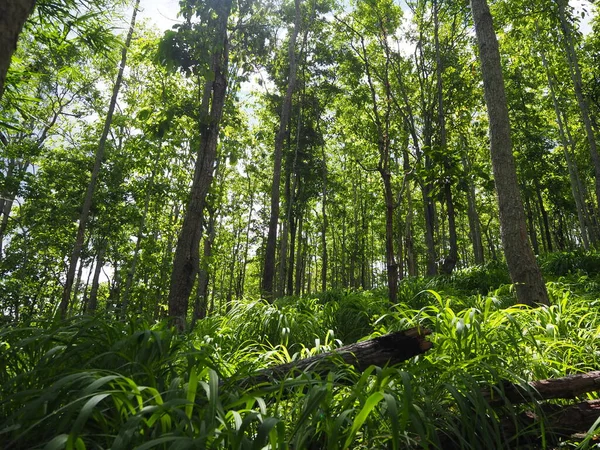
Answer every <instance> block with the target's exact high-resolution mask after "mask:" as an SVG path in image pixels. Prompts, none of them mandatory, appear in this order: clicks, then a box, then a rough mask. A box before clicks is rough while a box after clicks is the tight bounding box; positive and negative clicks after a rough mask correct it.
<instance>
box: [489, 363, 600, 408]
mask: <svg viewBox="0 0 600 450" xmlns="http://www.w3.org/2000/svg"><path fill="white" fill-rule="evenodd" d="M598 390H600V371H593V372H587V373H582V374H576V375H569V376H567V377H562V378H551V379H547V380H539V381H532V382H530V383H527V385H525V386H522V385H517V384H511V383H506V384H503V385H502V386H499V387H495V388H494V389H492V390H491V391H489V392H485V393H484V395H485V396H486V398H487V400H488V401H489V403H490V404H491V405H500V404H504V403H505V401H509V402H510V403H516V404H518V403H527V402H531V401H534V400H550V399H554V398H575V397H578V396H580V395H583V394H585V393H587V392H594V391H598Z"/></svg>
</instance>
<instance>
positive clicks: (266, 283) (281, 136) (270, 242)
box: [262, 0, 302, 300]
mask: <svg viewBox="0 0 600 450" xmlns="http://www.w3.org/2000/svg"><path fill="white" fill-rule="evenodd" d="M300 5H301V0H294V7H295V16H294V17H295V18H294V29H293V30H292V31H291V34H290V37H289V43H288V58H289V72H288V82H287V89H286V92H285V97H284V99H283V104H282V106H281V117H280V119H279V130H278V131H277V135H276V136H275V152H274V154H273V184H272V186H271V213H270V216H269V230H268V234H267V243H266V247H265V263H264V269H263V275H262V292H263V296H264V297H265V298H267V299H269V300H273V294H274V289H273V287H274V286H273V284H274V280H275V253H276V249H277V247H276V246H277V224H278V223H279V208H280V205H279V203H280V184H281V167H282V160H283V144H284V142H285V138H286V135H287V133H288V125H289V120H290V113H291V109H292V96H293V94H294V91H295V89H296V78H297V73H296V39H297V38H298V34H299V33H300V29H301V26H302V12H301V9H300Z"/></svg>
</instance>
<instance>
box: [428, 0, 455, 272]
mask: <svg viewBox="0 0 600 450" xmlns="http://www.w3.org/2000/svg"><path fill="white" fill-rule="evenodd" d="M433 21H434V33H433V35H434V44H435V61H436V70H435V73H436V85H437V100H438V126H439V139H440V149H441V151H442V152H444V153H445V154H447V153H448V149H447V147H448V139H447V136H446V116H445V114H444V85H443V82H442V71H443V67H442V56H441V52H440V38H439V19H438V0H433ZM444 170H445V177H444V180H443V182H444V197H445V200H446V213H447V215H448V238H449V247H450V248H449V253H448V255H447V256H446V257H445V258H444V260H443V262H442V264H441V266H440V272H442V273H444V274H446V275H450V274H451V273H452V271H453V270H454V267H456V263H457V261H458V238H457V235H456V219H455V217H456V212H455V210H454V198H453V196H452V176H451V173H450V170H451V167H450V162H449V157H448V156H444Z"/></svg>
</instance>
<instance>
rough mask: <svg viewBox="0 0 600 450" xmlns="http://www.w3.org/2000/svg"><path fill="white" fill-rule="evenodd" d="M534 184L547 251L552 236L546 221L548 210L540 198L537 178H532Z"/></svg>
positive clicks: (540, 190) (550, 244) (549, 248)
mask: <svg viewBox="0 0 600 450" xmlns="http://www.w3.org/2000/svg"><path fill="white" fill-rule="evenodd" d="M534 184H535V194H536V197H537V201H538V205H539V208H540V214H541V216H542V228H543V230H544V232H543V236H544V238H545V239H546V249H547V251H549V252H552V251H553V250H552V236H551V234H550V224H549V222H548V212H547V211H546V208H545V207H544V199H543V198H542V189H541V187H540V184H539V182H538V180H537V179H535V180H534Z"/></svg>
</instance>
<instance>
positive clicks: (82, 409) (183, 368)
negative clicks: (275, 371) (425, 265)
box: [0, 268, 600, 450]
mask: <svg viewBox="0 0 600 450" xmlns="http://www.w3.org/2000/svg"><path fill="white" fill-rule="evenodd" d="M493 270H496V268H493ZM498 270H501V269H498ZM484 272H485V271H484V270H483V269H473V270H471V271H463V272H459V273H457V274H456V275H455V276H454V277H453V278H451V279H450V280H441V279H437V278H434V279H432V280H420V279H414V280H405V281H403V282H402V283H401V286H400V295H399V298H400V301H399V303H398V304H396V305H393V306H392V307H391V308H390V305H389V303H388V301H387V299H386V298H385V296H384V295H382V293H377V292H352V291H331V292H328V293H324V294H321V295H319V296H317V297H310V298H308V297H307V298H285V299H281V300H279V301H277V302H276V303H275V304H269V303H267V302H264V301H255V300H246V301H242V302H239V303H237V304H236V305H234V307H233V308H232V309H231V310H230V311H229V312H227V313H224V314H217V315H213V316H212V317H209V318H207V319H206V320H203V321H200V322H199V323H198V324H197V326H196V328H195V329H194V330H192V331H191V332H190V333H188V334H185V335H177V334H176V333H174V331H173V330H172V329H170V328H169V327H168V326H166V325H165V323H146V322H143V321H139V320H131V321H129V322H117V321H112V320H103V319H101V318H92V317H81V318H75V319H72V320H70V321H68V322H65V323H62V324H60V325H56V324H52V323H38V324H36V326H35V327H27V328H25V327H18V326H5V327H3V328H1V329H0V367H4V369H3V370H0V389H1V391H0V442H2V443H3V444H2V448H3V449H38V448H39V449H42V448H44V449H62V448H67V449H104V448H111V449H117V450H118V449H132V448H137V449H141V450H143V449H149V448H158V449H161V448H165V449H166V448H169V449H188V448H189V449H216V448H232V449H264V448H268V449H343V448H352V449H367V448H368V449H371V448H390V449H400V448H402V449H404V448H430V449H434V448H463V449H483V448H489V449H502V448H505V449H514V448H544V447H545V448H553V447H552V445H556V441H554V442H553V440H552V437H551V436H550V435H549V432H548V430H545V429H543V423H544V421H543V420H542V421H541V422H540V425H539V426H538V427H537V428H536V429H531V428H529V429H527V428H524V429H522V430H520V431H519V433H517V434H516V436H517V438H513V439H507V436H505V435H504V434H503V430H502V422H501V419H500V414H501V413H503V410H502V409H501V408H500V409H498V407H495V408H493V407H492V406H490V404H489V403H488V401H487V400H486V397H485V396H483V395H482V391H483V390H485V388H486V387H490V386H502V381H503V380H504V381H509V382H517V383H523V382H526V381H529V380H535V379H544V378H550V377H557V376H563V375H566V374H573V373H580V372H585V371H589V370H593V369H597V368H598V367H599V365H600V352H599V351H598V349H597V341H598V338H599V337H600V336H599V335H600V319H599V317H598V310H599V306H600V305H599V301H600V300H598V295H597V294H598V293H600V289H599V286H600V285H599V283H598V280H597V279H596V278H595V277H594V276H593V275H590V274H587V275H582V274H581V273H580V274H579V275H573V274H571V275H568V276H563V277H562V278H557V279H556V280H555V281H552V282H549V283H548V290H549V293H550V297H551V302H552V304H551V306H548V307H540V308H535V309H533V308H528V307H525V306H522V305H514V304H512V303H513V302H514V301H513V300H512V291H511V287H510V285H509V284H508V283H505V281H506V279H505V278H503V276H500V275H498V274H496V275H494V274H493V273H492V274H491V275H490V274H489V272H485V273H484ZM480 290H487V292H486V293H484V294H482V293H479V291H480ZM466 292H469V293H470V294H467V293H466ZM417 325H418V326H421V327H426V328H429V329H430V330H432V332H433V334H432V335H431V336H430V339H431V341H432V342H433V344H434V347H433V349H431V350H430V351H428V352H427V353H425V354H423V355H420V356H418V357H415V358H413V359H412V360H411V361H408V362H406V363H403V364H401V365H398V366H394V367H384V368H378V367H370V368H369V369H367V370H366V371H365V372H362V373H359V372H357V371H356V370H355V369H353V368H351V367H348V366H344V365H339V366H338V367H337V369H336V370H333V371H331V372H329V373H328V374H324V375H322V376H319V375H317V374H315V373H303V374H300V375H298V374H296V375H295V376H293V377H290V378H288V379H287V380H284V381H273V382H271V383H264V384H261V385H254V386H253V385H252V384H248V383H247V379H246V377H248V376H249V375H250V374H251V373H253V372H255V371H256V370H260V369H261V368H265V367H269V366H273V365H277V364H281V363H285V362H289V361H293V360H295V359H298V358H304V357H307V356H310V355H314V354H317V353H320V352H326V351H330V350H332V349H335V348H337V347H339V346H341V345H343V344H348V343H351V342H354V341H357V340H360V339H366V338H369V337H373V336H378V335H382V334H386V333H388V332H392V331H397V330H403V329H407V328H410V327H413V326H417ZM243 381H244V382H243ZM497 391H498V395H500V396H501V395H502V390H501V389H497ZM514 411H515V412H519V411H520V410H519V409H518V408H516V407H515V409H514ZM504 413H506V411H504ZM515 417H516V416H515ZM540 436H547V440H542V441H540V439H539V437H540ZM532 442H533V443H534V444H532ZM532 445H533V446H532ZM563 445H569V446H571V447H577V446H579V448H586V446H589V445H590V444H589V441H582V443H580V444H578V443H577V442H569V443H568V444H567V443H565V444H563Z"/></svg>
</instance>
